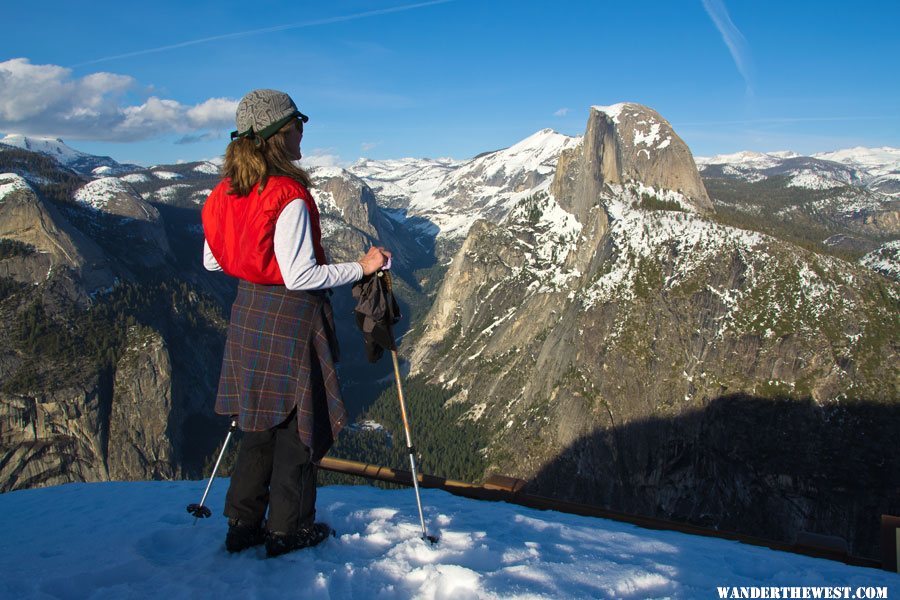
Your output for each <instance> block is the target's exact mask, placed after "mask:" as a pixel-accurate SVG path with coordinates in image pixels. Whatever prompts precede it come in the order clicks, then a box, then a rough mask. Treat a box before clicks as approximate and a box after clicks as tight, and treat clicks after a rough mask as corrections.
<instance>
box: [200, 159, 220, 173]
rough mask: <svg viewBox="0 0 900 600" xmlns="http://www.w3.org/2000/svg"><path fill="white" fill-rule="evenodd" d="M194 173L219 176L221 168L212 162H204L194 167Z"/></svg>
mask: <svg viewBox="0 0 900 600" xmlns="http://www.w3.org/2000/svg"><path fill="white" fill-rule="evenodd" d="M194 171H196V172H197V173H202V174H204V175H218V174H219V166H218V165H214V164H213V163H211V162H204V163H200V164H199V165H197V166H196V167H194Z"/></svg>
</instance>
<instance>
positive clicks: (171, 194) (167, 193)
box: [153, 183, 191, 202]
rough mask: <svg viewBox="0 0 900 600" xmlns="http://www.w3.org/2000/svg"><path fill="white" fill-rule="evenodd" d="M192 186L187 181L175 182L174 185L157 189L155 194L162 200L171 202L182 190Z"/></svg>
mask: <svg viewBox="0 0 900 600" xmlns="http://www.w3.org/2000/svg"><path fill="white" fill-rule="evenodd" d="M190 187H191V186H190V185H188V184H187V183H175V184H173V185H167V186H164V187H161V188H159V189H158V190H156V191H155V192H154V193H153V195H154V196H155V197H156V199H157V200H159V201H160V202H171V201H172V200H174V199H175V196H177V195H178V193H179V191H180V190H186V189H188V188H190Z"/></svg>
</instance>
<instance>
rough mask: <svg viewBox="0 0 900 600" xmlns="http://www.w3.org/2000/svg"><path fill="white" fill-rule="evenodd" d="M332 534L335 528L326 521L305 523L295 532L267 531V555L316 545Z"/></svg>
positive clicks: (271, 555)
mask: <svg viewBox="0 0 900 600" xmlns="http://www.w3.org/2000/svg"><path fill="white" fill-rule="evenodd" d="M330 535H331V536H333V535H334V529H332V528H331V527H329V526H328V525H326V524H325V523H313V524H312V525H304V526H302V527H300V529H298V530H297V531H296V532H295V533H284V532H281V531H269V532H266V556H268V557H269V558H273V557H275V556H281V555H282V554H286V553H288V552H292V551H294V550H300V549H301V548H309V547H312V546H316V545H318V544H321V543H322V542H324V541H325V540H326V539H328V536H330Z"/></svg>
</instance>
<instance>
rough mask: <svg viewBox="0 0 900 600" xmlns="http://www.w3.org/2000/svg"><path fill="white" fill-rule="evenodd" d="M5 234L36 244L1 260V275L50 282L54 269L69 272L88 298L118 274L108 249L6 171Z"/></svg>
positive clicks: (0, 219)
mask: <svg viewBox="0 0 900 600" xmlns="http://www.w3.org/2000/svg"><path fill="white" fill-rule="evenodd" d="M0 238H2V239H6V240H12V241H16V242H19V243H21V244H24V245H25V246H26V247H29V248H31V251H25V252H17V253H15V255H13V256H8V257H6V259H5V260H3V261H2V262H0V275H2V276H4V277H9V278H11V279H13V280H15V281H19V282H23V283H32V282H36V281H46V280H48V279H50V278H51V277H52V275H53V274H54V270H56V271H58V272H60V274H62V272H67V273H68V279H69V280H71V282H72V283H74V284H75V285H74V286H73V287H74V288H76V289H73V293H76V294H79V295H80V296H81V297H82V299H83V297H84V295H85V294H89V293H91V292H93V291H96V290H97V289H100V288H104V287H108V286H109V285H111V284H112V282H113V279H114V277H113V274H112V271H111V270H110V268H109V262H108V260H107V259H106V256H105V255H104V254H103V251H102V250H101V249H100V248H99V247H98V246H97V244H96V243H95V242H93V241H92V240H91V239H90V238H89V237H87V236H86V235H85V234H84V233H82V232H81V231H79V230H78V229H76V228H75V227H73V226H72V224H71V223H70V222H69V221H68V219H66V217H65V216H64V215H63V214H62V213H61V211H60V210H59V209H58V208H56V207H54V206H53V205H51V204H48V203H45V202H42V201H41V200H39V198H38V197H37V195H36V193H35V191H34V189H32V187H31V186H30V185H29V184H28V182H26V181H25V179H23V178H22V177H20V176H18V175H16V174H14V173H6V174H3V175H0Z"/></svg>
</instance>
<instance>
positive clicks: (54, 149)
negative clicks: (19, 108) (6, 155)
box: [0, 133, 141, 177]
mask: <svg viewBox="0 0 900 600" xmlns="http://www.w3.org/2000/svg"><path fill="white" fill-rule="evenodd" d="M2 145H6V146H11V147H13V148H21V149H22V150H28V151H30V152H38V153H40V154H45V155H47V156H52V157H53V158H54V159H56V161H57V162H59V164H61V165H63V166H65V167H68V168H70V169H72V170H73V171H76V172H77V173H80V174H82V175H88V176H94V177H109V176H113V175H120V174H123V173H128V172H131V171H135V170H138V169H140V168H141V167H138V166H135V165H124V164H120V163H118V162H116V161H115V160H113V159H112V158H110V157H108V156H95V155H93V154H87V153H85V152H81V151H79V150H75V149H74V148H72V147H70V146H68V145H67V144H66V143H65V142H64V141H62V140H61V139H59V138H49V137H36V136H26V135H22V134H18V133H12V134H9V135H6V136H4V137H3V138H0V148H2Z"/></svg>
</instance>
